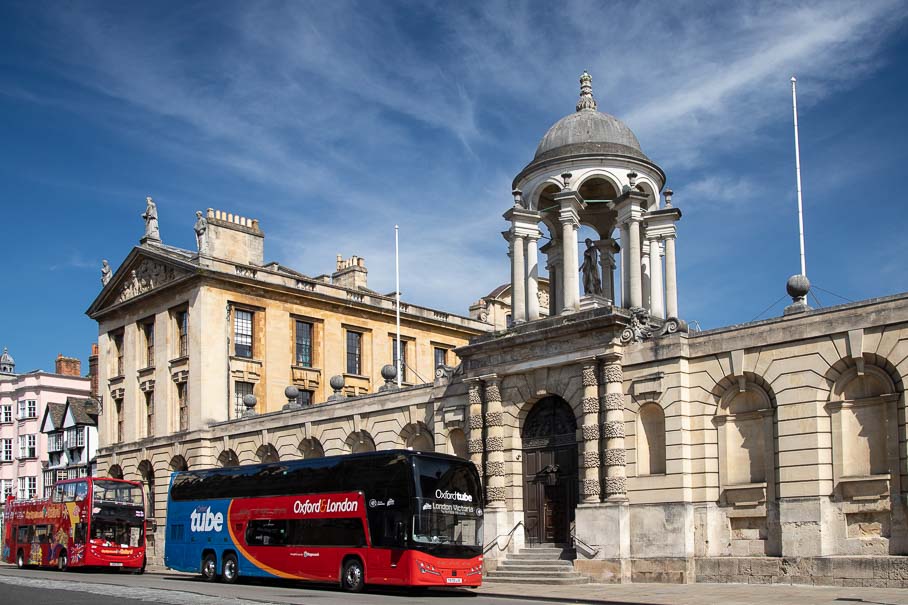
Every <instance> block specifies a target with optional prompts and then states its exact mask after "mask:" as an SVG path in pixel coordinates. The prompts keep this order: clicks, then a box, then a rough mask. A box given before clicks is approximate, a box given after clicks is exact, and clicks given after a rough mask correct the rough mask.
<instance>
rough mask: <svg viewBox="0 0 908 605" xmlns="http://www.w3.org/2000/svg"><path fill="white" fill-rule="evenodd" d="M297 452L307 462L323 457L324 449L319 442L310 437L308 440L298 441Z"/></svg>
mask: <svg viewBox="0 0 908 605" xmlns="http://www.w3.org/2000/svg"><path fill="white" fill-rule="evenodd" d="M299 450H300V454H301V455H302V456H303V459H304V460H309V459H310V458H324V457H325V448H323V447H322V443H321V441H319V440H318V439H316V438H315V437H310V438H309V439H303V440H302V441H300V447H299Z"/></svg>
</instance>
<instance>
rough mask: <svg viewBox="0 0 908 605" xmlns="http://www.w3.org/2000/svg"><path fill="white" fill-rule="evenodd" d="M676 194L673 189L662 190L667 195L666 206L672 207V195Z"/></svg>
mask: <svg viewBox="0 0 908 605" xmlns="http://www.w3.org/2000/svg"><path fill="white" fill-rule="evenodd" d="M674 194H675V192H674V191H672V190H671V189H666V190H665V191H663V192H662V195H663V196H664V197H665V207H666V208H671V207H672V196H673V195H674Z"/></svg>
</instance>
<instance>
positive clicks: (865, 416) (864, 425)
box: [830, 365, 898, 479]
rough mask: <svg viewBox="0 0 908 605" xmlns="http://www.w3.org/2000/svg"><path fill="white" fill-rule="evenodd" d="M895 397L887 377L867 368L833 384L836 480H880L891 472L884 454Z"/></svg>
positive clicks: (890, 429)
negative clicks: (873, 478) (877, 477)
mask: <svg viewBox="0 0 908 605" xmlns="http://www.w3.org/2000/svg"><path fill="white" fill-rule="evenodd" d="M897 400H898V395H897V394H896V392H895V387H894V385H893V383H892V380H891V379H890V378H889V376H888V375H887V374H886V373H885V372H884V371H883V370H881V369H879V368H877V367H874V366H870V365H868V366H866V367H865V368H864V371H863V372H861V373H860V374H859V373H858V371H857V369H856V368H852V369H850V370H849V371H846V372H845V373H844V374H842V376H841V377H840V378H839V380H838V381H837V382H836V384H835V386H834V388H833V392H832V401H831V402H830V412H831V415H832V426H833V449H834V450H835V456H834V464H835V466H836V467H837V468H836V471H837V472H836V475H837V477H836V479H840V478H843V477H844V478H846V479H847V478H858V477H872V476H880V475H884V474H886V473H889V472H892V469H890V464H889V457H888V455H887V452H886V443H887V438H888V437H889V435H890V433H891V431H892V425H894V424H896V423H897V422H898V421H897V419H896V418H893V415H894V413H893V412H894V410H892V409H890V408H893V407H894V406H895V403H896V401H897Z"/></svg>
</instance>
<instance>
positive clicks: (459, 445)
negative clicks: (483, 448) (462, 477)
mask: <svg viewBox="0 0 908 605" xmlns="http://www.w3.org/2000/svg"><path fill="white" fill-rule="evenodd" d="M448 443H449V444H450V447H451V449H450V452H449V453H450V454H453V455H454V456H457V457H458V458H464V459H469V458H470V451H469V449H467V436H466V435H465V434H464V432H463V431H462V430H460V429H451V430H450V431H449V432H448Z"/></svg>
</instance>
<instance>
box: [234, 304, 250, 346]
mask: <svg viewBox="0 0 908 605" xmlns="http://www.w3.org/2000/svg"><path fill="white" fill-rule="evenodd" d="M234 340H235V343H236V345H235V349H236V356H237V357H252V311H243V310H241V309H237V310H236V312H235V314H234Z"/></svg>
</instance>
